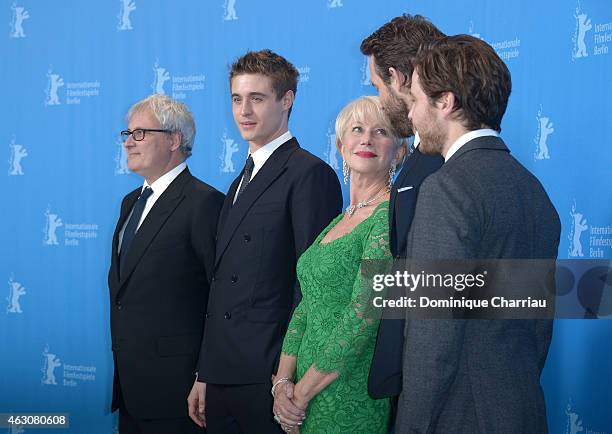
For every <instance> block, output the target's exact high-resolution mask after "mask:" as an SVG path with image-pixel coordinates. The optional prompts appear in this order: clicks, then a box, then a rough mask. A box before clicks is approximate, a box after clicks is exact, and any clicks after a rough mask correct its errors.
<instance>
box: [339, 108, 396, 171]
mask: <svg viewBox="0 0 612 434" xmlns="http://www.w3.org/2000/svg"><path fill="white" fill-rule="evenodd" d="M367 119H374V120H375V122H376V123H378V124H380V125H381V126H382V127H383V128H384V129H386V130H387V131H388V132H389V136H390V137H391V138H392V139H393V146H394V148H395V150H396V151H397V150H399V148H401V147H406V140H405V139H403V138H402V137H400V136H399V135H398V134H397V131H395V129H394V128H393V126H392V125H391V122H390V121H389V118H388V117H387V115H386V114H385V111H384V110H383V108H382V105H381V103H380V98H379V97H377V96H362V97H360V98H357V99H356V100H353V101H351V102H350V103H348V104H347V105H346V106H345V107H344V108H343V109H342V110H341V111H340V113H339V114H338V117H337V118H336V147H337V148H338V150H339V149H340V145H341V144H342V136H344V133H346V130H347V128H348V127H349V125H350V124H351V123H352V122H361V123H365V121H366V120H367ZM400 163H401V162H398V163H397V164H398V165H399V164H400Z"/></svg>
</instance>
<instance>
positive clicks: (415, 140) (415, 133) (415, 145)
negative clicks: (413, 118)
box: [412, 131, 421, 149]
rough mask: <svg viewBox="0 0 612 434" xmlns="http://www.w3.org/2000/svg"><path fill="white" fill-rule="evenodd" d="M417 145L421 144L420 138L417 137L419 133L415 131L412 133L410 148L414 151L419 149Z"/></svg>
mask: <svg viewBox="0 0 612 434" xmlns="http://www.w3.org/2000/svg"><path fill="white" fill-rule="evenodd" d="M419 143H421V138H420V137H419V132H418V131H415V132H414V141H413V142H412V147H413V148H414V149H416V148H418V147H419Z"/></svg>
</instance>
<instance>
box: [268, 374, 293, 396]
mask: <svg viewBox="0 0 612 434" xmlns="http://www.w3.org/2000/svg"><path fill="white" fill-rule="evenodd" d="M283 383H293V380H291V378H288V377H283V378H279V379H278V380H276V381H275V382H274V384H273V385H272V389H271V390H270V393H271V394H272V398H276V396H274V393H275V392H276V386H278V385H279V384H283Z"/></svg>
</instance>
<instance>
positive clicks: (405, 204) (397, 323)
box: [361, 15, 444, 408]
mask: <svg viewBox="0 0 612 434" xmlns="http://www.w3.org/2000/svg"><path fill="white" fill-rule="evenodd" d="M443 36H444V35H443V33H442V32H440V31H439V30H438V29H437V28H436V27H435V26H434V25H433V24H432V23H431V22H429V21H428V20H426V19H425V18H423V17H421V16H418V15H417V16H410V15H403V16H400V17H396V18H394V19H392V20H391V21H389V22H388V23H386V24H385V25H383V26H382V27H381V28H379V29H378V30H376V31H375V32H374V33H372V35H370V36H368V37H367V38H366V39H365V40H364V41H363V42H362V43H361V52H362V53H363V54H365V55H366V56H368V57H369V67H370V76H371V78H372V84H373V85H374V86H375V87H376V89H377V90H378V93H379V94H380V98H381V100H382V103H383V105H384V107H385V110H386V111H387V114H388V116H389V118H390V119H391V122H392V124H393V127H394V128H395V129H396V131H398V132H399V133H400V134H401V135H402V136H404V137H410V136H413V135H415V130H414V128H413V126H412V124H411V122H410V120H409V119H408V111H409V109H410V105H411V100H410V97H409V91H410V82H411V76H412V61H413V60H414V58H415V56H416V54H417V52H418V50H419V47H420V46H421V45H422V44H424V43H427V42H430V41H433V40H434V39H438V38H441V37H443ZM412 149H413V150H412V152H411V153H410V155H409V156H408V157H407V158H406V160H405V161H404V164H403V167H402V170H401V172H400V174H399V175H398V177H397V179H396V180H395V183H394V184H393V188H392V190H391V199H390V203H389V230H390V237H389V238H390V242H391V253H392V254H393V256H394V257H395V258H396V259H399V258H405V257H406V240H407V237H408V230H409V229H410V225H411V223H412V217H413V215H414V209H415V205H416V199H417V195H418V192H419V187H420V185H421V183H422V182H423V180H424V179H425V178H426V177H427V176H428V175H430V174H431V173H433V172H435V171H436V170H437V169H438V168H439V167H440V166H441V165H442V162H443V161H444V160H443V159H442V158H441V157H440V156H438V155H433V156H432V155H425V154H423V153H421V151H420V149H419V139H418V134H417V135H416V137H415V140H414V143H413V146H412ZM403 342H404V321H403V320H393V319H383V320H382V321H381V323H380V327H379V331H378V338H377V341H376V349H375V352H374V358H373V360H372V367H371V369H370V378H369V382H368V390H369V393H370V395H371V396H372V397H373V398H386V397H391V398H393V399H392V402H393V404H394V408H395V403H396V402H397V396H398V395H399V394H400V392H401V390H402V355H403Z"/></svg>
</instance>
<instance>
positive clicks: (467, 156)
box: [397, 35, 560, 434]
mask: <svg viewBox="0 0 612 434" xmlns="http://www.w3.org/2000/svg"><path fill="white" fill-rule="evenodd" d="M475 90H477V91H475ZM510 91H511V79H510V72H509V71H508V68H507V67H506V65H505V64H504V62H503V61H502V60H501V59H500V58H499V56H498V55H497V53H496V52H495V50H494V49H493V48H492V47H491V46H489V45H488V44H487V43H486V42H484V41H482V40H480V39H478V38H474V37H472V36H468V35H457V36H452V37H447V38H443V39H441V40H438V41H436V42H435V43H433V44H432V45H431V46H430V47H426V49H424V50H423V51H422V52H421V53H420V54H419V55H418V56H417V59H416V62H415V70H414V74H413V76H412V85H411V89H410V93H411V96H412V99H413V104H412V107H411V109H410V113H409V116H410V119H411V120H412V122H413V124H414V126H415V128H416V129H417V130H418V131H419V134H420V136H421V148H422V150H423V152H426V153H431V154H439V155H442V156H443V157H444V159H445V163H444V165H443V166H442V167H441V168H440V169H439V170H438V171H437V172H436V173H434V174H432V175H431V176H429V177H428V178H427V179H426V180H425V181H424V182H423V185H422V186H421V190H420V192H419V197H418V201H417V206H416V210H415V215H414V220H413V222H412V228H411V229H410V233H409V236H408V256H409V257H411V258H418V259H419V260H432V261H435V260H455V261H457V260H463V261H464V262H465V263H466V269H467V266H469V262H468V261H469V260H475V259H485V260H493V259H496V260H497V259H546V260H553V259H555V258H556V257H557V248H558V246H559V235H560V221H559V216H558V215H557V212H556V210H555V208H554V206H553V205H552V203H551V201H550V199H549V198H548V195H547V194H546V192H545V191H544V188H543V187H542V185H541V184H540V182H539V181H538V180H537V179H536V178H535V177H534V176H533V175H532V174H531V173H529V171H527V170H526V169H525V168H524V167H523V166H522V165H521V164H520V163H519V162H518V161H517V160H515V159H514V158H513V157H512V156H511V155H510V151H509V150H508V148H507V147H506V145H505V144H504V142H503V140H502V139H501V138H500V137H499V132H500V131H501V121H502V117H503V115H504V113H505V111H506V106H507V104H508V97H509V95H510ZM530 285H531V282H528V283H527V285H525V286H528V287H529V286H530ZM536 285H537V282H535V281H534V288H535V287H536ZM525 317H526V316H523V317H522V318H525ZM489 318H490V319H473V320H466V319H438V320H434V319H429V320H410V319H407V322H406V329H405V344H404V347H405V352H404V354H405V357H404V371H403V391H402V395H401V396H400V400H399V406H398V408H399V414H398V422H397V431H398V432H399V433H448V432H454V433H504V434H512V433H516V434H519V433H526V432H529V433H545V432H547V423H546V409H545V402H544V394H543V391H542V387H541V385H540V374H541V372H542V368H543V367H544V363H545V361H546V356H547V353H548V347H549V345H550V340H551V335H552V321H551V320H547V319H514V320H498V319H492V318H491V317H489Z"/></svg>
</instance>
